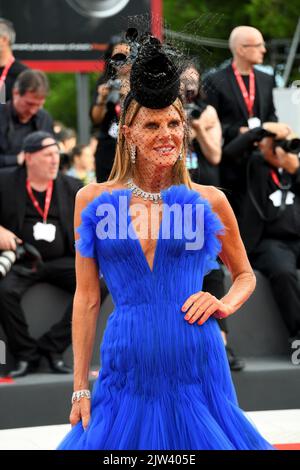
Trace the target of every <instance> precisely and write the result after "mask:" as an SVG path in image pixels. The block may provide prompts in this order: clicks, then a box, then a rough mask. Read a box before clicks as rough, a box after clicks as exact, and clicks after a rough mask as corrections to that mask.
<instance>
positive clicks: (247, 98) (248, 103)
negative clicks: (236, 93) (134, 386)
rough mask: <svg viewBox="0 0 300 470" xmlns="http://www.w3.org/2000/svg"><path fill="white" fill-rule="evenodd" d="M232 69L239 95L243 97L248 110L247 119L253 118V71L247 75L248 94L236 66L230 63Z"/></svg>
mask: <svg viewBox="0 0 300 470" xmlns="http://www.w3.org/2000/svg"><path fill="white" fill-rule="evenodd" d="M232 68H233V72H234V75H235V78H236V81H237V82H238V85H239V87H240V90H241V93H242V95H243V98H244V101H245V105H246V108H247V110H248V114H249V117H252V116H253V106H254V101H255V76H254V72H253V70H251V72H250V75H249V93H248V90H247V88H246V85H245V83H244V80H243V79H242V76H241V74H240V72H239V71H238V69H237V67H236V64H235V63H234V62H232Z"/></svg>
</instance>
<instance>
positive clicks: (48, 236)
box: [33, 222, 56, 243]
mask: <svg viewBox="0 0 300 470" xmlns="http://www.w3.org/2000/svg"><path fill="white" fill-rule="evenodd" d="M55 233H56V227H55V225H53V224H43V223H42V222H37V223H36V224H35V225H34V226H33V238H34V239H35V240H45V241H46V242H49V243H51V242H53V241H54V240H55Z"/></svg>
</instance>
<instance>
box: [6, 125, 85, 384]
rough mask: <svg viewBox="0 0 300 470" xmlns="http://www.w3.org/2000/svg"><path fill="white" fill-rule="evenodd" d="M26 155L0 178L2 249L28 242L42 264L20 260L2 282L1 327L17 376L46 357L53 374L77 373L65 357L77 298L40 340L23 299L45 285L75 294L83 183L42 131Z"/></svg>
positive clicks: (28, 145)
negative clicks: (64, 167)
mask: <svg viewBox="0 0 300 470" xmlns="http://www.w3.org/2000/svg"><path fill="white" fill-rule="evenodd" d="M23 152H24V156H25V164H24V165H23V166H22V167H20V168H17V169H16V170H14V171H12V172H10V173H8V174H6V175H4V174H2V175H0V250H1V251H2V252H3V250H12V251H16V247H17V245H21V244H24V243H27V244H30V245H32V246H33V247H34V248H36V249H37V250H38V252H39V253H40V254H41V257H42V262H40V263H36V264H34V265H32V263H29V260H28V259H27V260H26V259H23V258H21V259H19V260H18V259H17V260H16V262H15V263H14V264H12V266H11V269H9V267H8V269H7V273H6V275H4V277H3V278H2V279H1V280H0V323H1V325H2V327H3V329H4V331H5V333H6V336H7V345H8V347H9V349H10V351H11V353H12V354H13V356H14V357H15V359H16V362H17V366H16V369H15V370H13V371H10V373H9V374H8V375H9V376H10V377H14V378H15V377H21V376H24V375H26V374H27V373H29V372H31V371H34V370H35V369H37V367H38V365H39V360H40V357H41V356H42V355H43V356H45V357H46V358H47V359H48V361H49V365H50V367H51V369H52V370H53V372H57V373H69V372H71V369H70V368H68V367H67V366H66V365H65V364H64V362H63V360H62V353H63V352H64V351H65V349H66V348H67V347H68V346H69V345H70V343H71V315H72V304H73V298H72V300H71V301H70V304H69V306H68V308H67V310H66V311H65V313H64V316H63V318H62V320H61V321H60V322H58V323H56V324H55V325H54V326H53V327H52V328H51V330H50V331H49V332H47V333H46V334H44V335H43V336H42V337H41V338H40V339H39V340H38V341H36V340H34V339H33V338H31V337H30V335H29V332H28V325H27V323H26V319H25V316H24V312H23V311H22V308H21V306H20V301H21V298H22V295H23V294H24V293H25V291H26V290H27V289H28V288H29V287H30V286H32V285H33V284H35V283H37V282H40V281H46V282H49V283H51V284H53V285H56V286H58V287H60V288H62V289H65V290H66V291H68V292H70V293H71V294H72V296H73V294H74V292H75V284H76V282H75V261H74V254H75V253H74V236H73V212H74V202H75V195H76V193H77V191H78V190H79V188H81V186H82V184H81V182H80V181H79V180H77V179H75V178H72V177H70V176H65V175H63V174H60V173H59V172H58V167H59V151H58V145H57V143H56V141H55V140H54V138H53V137H52V136H51V134H49V133H47V132H43V131H36V132H33V133H32V134H30V135H28V136H27V137H26V138H25V140H24V144H23ZM4 274H5V273H4ZM2 275H3V274H2ZM41 313H42V312H41Z"/></svg>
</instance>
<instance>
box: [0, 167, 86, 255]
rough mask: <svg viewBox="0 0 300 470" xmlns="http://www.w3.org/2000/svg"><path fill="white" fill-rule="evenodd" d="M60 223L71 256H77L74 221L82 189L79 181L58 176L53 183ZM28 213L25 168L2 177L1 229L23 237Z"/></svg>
mask: <svg viewBox="0 0 300 470" xmlns="http://www.w3.org/2000/svg"><path fill="white" fill-rule="evenodd" d="M54 184H55V187H56V190H57V195H58V197H57V204H58V210H59V213H60V221H61V226H62V229H63V230H64V234H65V236H66V239H67V242H68V249H69V254H70V255H74V254H75V249H74V229H73V217H74V206H75V195H76V193H77V191H78V190H79V189H80V188H81V187H82V183H81V181H80V180H77V179H76V178H72V177H71V176H67V175H63V174H62V173H59V174H58V176H57V178H56V180H55V181H54ZM25 210H26V168H25V167H24V166H22V167H20V168H17V169H16V170H13V171H11V172H10V173H8V174H0V225H2V226H3V227H4V228H6V229H8V230H10V231H12V232H14V233H15V234H16V235H17V236H20V235H19V234H20V230H21V229H22V226H23V222H24V217H25Z"/></svg>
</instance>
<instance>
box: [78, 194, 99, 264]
mask: <svg viewBox="0 0 300 470" xmlns="http://www.w3.org/2000/svg"><path fill="white" fill-rule="evenodd" d="M95 203H96V201H92V202H90V203H89V204H88V205H87V206H86V207H85V208H84V209H83V211H82V212H81V224H80V225H79V227H77V229H76V232H77V233H78V234H79V238H78V239H77V240H76V241H75V249H76V250H77V251H79V253H80V254H81V256H84V257H85V258H95V259H97V251H96V225H97V218H96V209H97V204H95Z"/></svg>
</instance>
